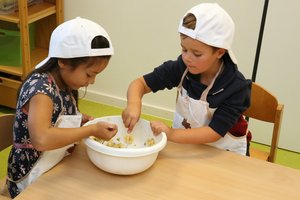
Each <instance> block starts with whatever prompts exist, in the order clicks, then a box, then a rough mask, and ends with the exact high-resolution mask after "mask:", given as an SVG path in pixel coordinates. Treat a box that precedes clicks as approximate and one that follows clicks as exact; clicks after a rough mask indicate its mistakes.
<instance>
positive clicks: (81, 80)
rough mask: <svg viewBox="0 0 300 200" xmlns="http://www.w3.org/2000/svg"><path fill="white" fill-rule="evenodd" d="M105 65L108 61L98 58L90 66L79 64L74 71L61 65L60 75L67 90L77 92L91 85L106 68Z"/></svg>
mask: <svg viewBox="0 0 300 200" xmlns="http://www.w3.org/2000/svg"><path fill="white" fill-rule="evenodd" d="M107 64H108V59H103V58H98V60H97V62H94V63H93V64H92V65H90V66H87V64H81V65H79V66H78V67H77V68H76V69H75V70H74V69H72V67H70V66H67V65H64V64H63V65H62V66H61V70H60V73H61V76H62V79H63V80H64V82H65V83H66V85H67V86H68V87H69V88H71V89H73V90H78V89H79V88H81V87H87V86H88V85H90V84H93V83H94V82H95V79H96V76H97V75H98V74H99V73H100V72H102V71H103V70H104V69H105V68H106V66H107Z"/></svg>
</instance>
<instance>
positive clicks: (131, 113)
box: [122, 105, 141, 133]
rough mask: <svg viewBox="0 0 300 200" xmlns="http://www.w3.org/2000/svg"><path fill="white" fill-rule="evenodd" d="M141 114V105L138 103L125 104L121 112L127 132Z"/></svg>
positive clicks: (130, 130) (129, 131)
mask: <svg viewBox="0 0 300 200" xmlns="http://www.w3.org/2000/svg"><path fill="white" fill-rule="evenodd" d="M140 115H141V107H140V106H139V105H131V106H127V107H126V108H125V110H124V111H123V112H122V119H123V123H124V126H125V127H126V128H128V130H127V132H128V133H131V132H132V129H133V128H134V126H135V124H136V123H137V122H138V121H139V119H140Z"/></svg>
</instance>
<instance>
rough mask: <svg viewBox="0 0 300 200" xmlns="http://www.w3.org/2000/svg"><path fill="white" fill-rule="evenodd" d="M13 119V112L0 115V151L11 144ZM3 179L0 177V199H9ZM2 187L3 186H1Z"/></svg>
mask: <svg viewBox="0 0 300 200" xmlns="http://www.w3.org/2000/svg"><path fill="white" fill-rule="evenodd" d="M14 120H15V115H14V114H4V115H0V151H2V150H4V149H6V148H7V147H9V146H11V145H12V143H13V123H14ZM4 185H5V179H0V199H10V195H9V194H8V191H7V188H6V187H3V186H4ZM2 187H3V188H2Z"/></svg>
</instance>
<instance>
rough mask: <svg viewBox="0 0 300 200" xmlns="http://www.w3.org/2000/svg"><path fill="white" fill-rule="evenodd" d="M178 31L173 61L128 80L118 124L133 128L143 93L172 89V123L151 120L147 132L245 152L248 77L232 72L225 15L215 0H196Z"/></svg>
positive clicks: (228, 22) (230, 32)
mask: <svg viewBox="0 0 300 200" xmlns="http://www.w3.org/2000/svg"><path fill="white" fill-rule="evenodd" d="M178 31H179V33H180V45H181V47H182V53H181V55H180V56H179V57H178V59H177V60H175V61H167V62H165V63H163V64H162V65H160V66H159V67H157V68H155V69H154V71H153V72H152V73H149V74H146V75H144V76H143V77H140V78H138V79H136V80H134V81H133V82H132V83H131V84H130V86H129V88H128V92H127V99H128V101H127V107H126V108H125V109H124V111H123V113H122V117H123V122H124V125H125V126H126V127H127V128H128V131H129V132H130V131H131V130H132V129H133V127H134V125H135V124H136V122H137V121H138V119H139V117H140V113H141V106H142V102H141V99H142V97H143V95H144V94H146V93H149V92H157V91H159V90H163V89H165V88H167V89H171V88H174V87H177V89H178V96H177V104H176V110H175V116H174V120H173V126H172V127H168V126H167V125H166V124H164V123H163V122H160V121H154V122H151V128H152V130H153V132H154V133H156V134H159V133H161V132H165V133H166V135H167V137H168V140H169V141H173V142H177V143H186V144H187V143H190V144H202V143H209V144H210V145H213V146H215V147H218V148H221V149H225V150H230V151H234V152H237V153H240V154H243V155H245V154H246V150H247V140H246V135H247V134H246V129H247V123H245V120H244V118H243V116H242V113H243V111H245V110H246V109H247V108H248V107H249V104H250V87H251V81H250V80H246V79H245V78H244V76H243V75H242V74H241V73H240V72H239V71H238V69H237V65H236V59H235V57H234V55H233V53H232V51H231V50H230V47H231V43H232V40H233V35H234V23H233V21H232V19H231V17H230V16H229V15H228V14H227V13H226V11H225V10H223V9H222V8H221V7H220V6H219V5H218V4H215V3H203V4H199V5H197V6H195V7H193V8H191V9H190V10H189V11H188V12H187V13H186V14H185V15H184V17H183V19H182V20H181V22H180V25H179V29H178ZM245 125H246V126H245ZM233 130H234V131H233Z"/></svg>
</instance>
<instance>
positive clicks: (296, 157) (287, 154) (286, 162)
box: [0, 100, 300, 179]
mask: <svg viewBox="0 0 300 200" xmlns="http://www.w3.org/2000/svg"><path fill="white" fill-rule="evenodd" d="M79 110H80V111H81V112H83V113H86V114H88V115H90V116H93V117H102V116H108V115H120V114H121V113H122V109H120V108H116V107H112V106H108V105H103V104H99V103H95V102H91V101H87V100H80V101H79ZM12 112H14V111H13V110H12V109H9V108H6V107H1V106H0V114H2V113H12ZM142 118H144V119H147V120H150V121H151V120H155V119H160V120H162V121H164V122H166V123H167V124H169V125H171V121H170V120H166V119H161V118H157V117H155V116H150V115H145V114H142ZM251 145H253V146H255V147H256V148H259V149H262V150H267V149H268V146H266V145H261V144H257V143H251ZM8 153H9V148H8V149H6V150H4V151H2V152H0V161H1V162H0V179H1V178H2V177H4V176H5V174H6V167H7V163H6V161H7V156H8ZM276 163H277V164H280V165H283V166H287V167H291V168H295V169H300V153H296V152H291V151H287V150H283V149H279V150H278V151H277V158H276Z"/></svg>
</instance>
